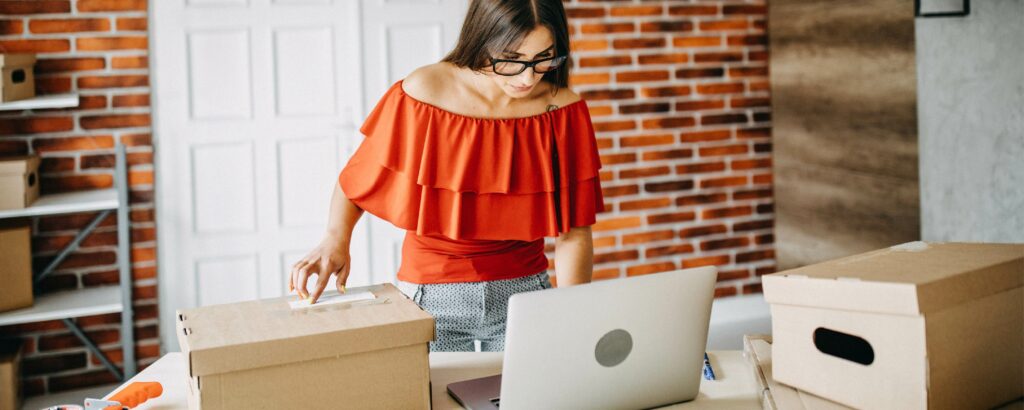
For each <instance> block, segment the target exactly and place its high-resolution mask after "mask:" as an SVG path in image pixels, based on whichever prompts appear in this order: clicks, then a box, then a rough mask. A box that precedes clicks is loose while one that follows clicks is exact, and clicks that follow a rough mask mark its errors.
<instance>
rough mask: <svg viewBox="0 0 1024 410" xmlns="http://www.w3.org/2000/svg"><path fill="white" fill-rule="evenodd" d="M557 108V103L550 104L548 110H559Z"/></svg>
mask: <svg viewBox="0 0 1024 410" xmlns="http://www.w3.org/2000/svg"><path fill="white" fill-rule="evenodd" d="M557 109H558V106H557V105H554V104H548V111H554V110H557Z"/></svg>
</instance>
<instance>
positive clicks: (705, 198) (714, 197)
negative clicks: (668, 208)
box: [676, 193, 729, 206]
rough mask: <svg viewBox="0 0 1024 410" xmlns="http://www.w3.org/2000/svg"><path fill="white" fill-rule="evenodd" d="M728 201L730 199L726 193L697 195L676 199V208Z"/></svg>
mask: <svg viewBox="0 0 1024 410" xmlns="http://www.w3.org/2000/svg"><path fill="white" fill-rule="evenodd" d="M727 200H729V197H728V196H727V195H726V194H724V193H714V194H697V195H689V196H681V197H678V198H676V206H689V205H702V204H710V203H715V202H725V201H727Z"/></svg>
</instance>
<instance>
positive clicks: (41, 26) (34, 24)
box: [28, 18, 110, 33]
mask: <svg viewBox="0 0 1024 410" xmlns="http://www.w3.org/2000/svg"><path fill="white" fill-rule="evenodd" d="M28 29H29V31H31V32H32V33H76V32H87V31H110V20H109V19H105V18H104V19H99V18H91V19H33V20H31V21H29V23H28Z"/></svg>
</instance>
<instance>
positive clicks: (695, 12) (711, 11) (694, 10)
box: [668, 6, 718, 16]
mask: <svg viewBox="0 0 1024 410" xmlns="http://www.w3.org/2000/svg"><path fill="white" fill-rule="evenodd" d="M668 14H670V15H673V16H713V15H716V14H718V6H670V7H669V8H668Z"/></svg>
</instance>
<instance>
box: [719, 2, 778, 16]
mask: <svg viewBox="0 0 1024 410" xmlns="http://www.w3.org/2000/svg"><path fill="white" fill-rule="evenodd" d="M722 13H723V14H726V15H730V14H754V15H765V14H767V13H768V11H767V10H766V9H765V6H755V5H747V4H743V5H740V4H727V5H725V6H723V7H722Z"/></svg>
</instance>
